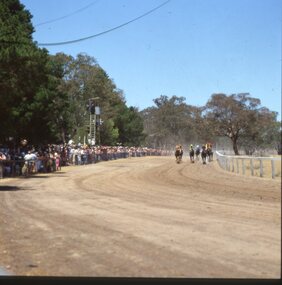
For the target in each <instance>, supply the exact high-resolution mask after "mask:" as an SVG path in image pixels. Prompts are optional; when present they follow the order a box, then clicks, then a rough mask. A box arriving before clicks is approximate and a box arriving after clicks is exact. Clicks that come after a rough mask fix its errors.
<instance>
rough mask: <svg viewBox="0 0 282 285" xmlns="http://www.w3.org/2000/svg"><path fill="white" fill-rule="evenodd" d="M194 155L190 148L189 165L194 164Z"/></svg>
mask: <svg viewBox="0 0 282 285" xmlns="http://www.w3.org/2000/svg"><path fill="white" fill-rule="evenodd" d="M194 154H195V152H194V149H193V148H191V149H190V152H189V156H190V162H191V163H194V162H195V160H194Z"/></svg>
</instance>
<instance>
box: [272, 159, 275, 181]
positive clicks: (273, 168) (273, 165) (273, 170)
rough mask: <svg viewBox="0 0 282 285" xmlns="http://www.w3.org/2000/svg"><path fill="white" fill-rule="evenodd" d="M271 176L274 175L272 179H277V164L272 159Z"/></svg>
mask: <svg viewBox="0 0 282 285" xmlns="http://www.w3.org/2000/svg"><path fill="white" fill-rule="evenodd" d="M271 174H272V179H274V178H275V164H274V160H273V159H271Z"/></svg>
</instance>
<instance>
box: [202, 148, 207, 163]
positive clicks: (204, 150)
mask: <svg viewBox="0 0 282 285" xmlns="http://www.w3.org/2000/svg"><path fill="white" fill-rule="evenodd" d="M201 157H202V162H203V164H206V163H207V150H206V148H205V147H203V148H202V151H201Z"/></svg>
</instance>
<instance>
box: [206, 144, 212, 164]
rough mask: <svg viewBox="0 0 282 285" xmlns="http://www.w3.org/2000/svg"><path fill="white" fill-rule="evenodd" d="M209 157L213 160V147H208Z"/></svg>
mask: <svg viewBox="0 0 282 285" xmlns="http://www.w3.org/2000/svg"><path fill="white" fill-rule="evenodd" d="M207 157H208V161H209V162H210V161H212V160H213V151H212V148H211V147H208V148H207Z"/></svg>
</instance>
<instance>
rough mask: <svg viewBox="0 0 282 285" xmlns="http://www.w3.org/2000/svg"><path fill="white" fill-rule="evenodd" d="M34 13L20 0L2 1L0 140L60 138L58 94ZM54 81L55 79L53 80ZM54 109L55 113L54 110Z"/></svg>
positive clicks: (16, 140)
mask: <svg viewBox="0 0 282 285" xmlns="http://www.w3.org/2000/svg"><path fill="white" fill-rule="evenodd" d="M31 17H32V16H31V14H30V13H29V11H27V10H25V9H24V6H23V5H22V4H20V3H19V1H18V0H2V1H1V2H0V43H1V45H0V121H1V129H0V141H1V142H2V143H6V142H7V141H9V138H13V140H14V143H15V144H18V143H19V141H20V139H21V138H25V139H27V140H28V141H29V142H30V143H32V144H36V143H40V142H47V141H52V140H55V139H56V138H57V134H56V133H55V132H54V129H53V126H54V124H52V123H50V122H51V121H52V120H51V119H52V118H53V117H52V116H53V112H52V110H54V108H53V104H52V100H50V99H52V98H54V97H55V96H56V95H57V92H56V86H55V81H54V80H52V77H53V74H52V72H53V70H52V66H51V65H50V62H49V59H50V58H49V55H48V52H47V50H46V49H40V48H38V47H37V46H36V44H35V43H34V42H33V41H32V33H33V26H32V24H31ZM50 80H51V81H50ZM50 112H52V113H50Z"/></svg>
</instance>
